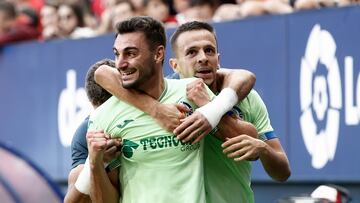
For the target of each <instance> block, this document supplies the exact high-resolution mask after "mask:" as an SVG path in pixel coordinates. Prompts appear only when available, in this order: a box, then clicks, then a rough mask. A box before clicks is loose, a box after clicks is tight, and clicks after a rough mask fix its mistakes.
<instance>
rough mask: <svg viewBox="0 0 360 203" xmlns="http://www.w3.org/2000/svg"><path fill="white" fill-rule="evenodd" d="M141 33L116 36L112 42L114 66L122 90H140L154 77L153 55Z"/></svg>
mask: <svg viewBox="0 0 360 203" xmlns="http://www.w3.org/2000/svg"><path fill="white" fill-rule="evenodd" d="M146 42H147V41H146V39H145V36H144V34H143V33H142V32H133V33H125V34H118V35H117V37H116V39H115V42H114V48H113V50H114V54H115V66H116V68H117V69H118V70H119V72H120V75H121V81H122V86H123V87H124V88H135V89H142V87H144V86H146V85H147V84H149V83H151V81H150V80H151V78H152V77H151V76H153V75H154V70H155V59H154V57H153V55H154V53H153V52H152V51H150V49H149V46H148V44H147V43H146Z"/></svg>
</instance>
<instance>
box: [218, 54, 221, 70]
mask: <svg viewBox="0 0 360 203" xmlns="http://www.w3.org/2000/svg"><path fill="white" fill-rule="evenodd" d="M217 58H218V67H217V69H220V67H221V66H220V54H219V53H218V54H217Z"/></svg>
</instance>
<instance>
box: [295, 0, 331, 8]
mask: <svg viewBox="0 0 360 203" xmlns="http://www.w3.org/2000/svg"><path fill="white" fill-rule="evenodd" d="M336 5H337V1H334V0H296V1H295V3H294V8H295V10H308V9H320V8H323V7H334V6H336Z"/></svg>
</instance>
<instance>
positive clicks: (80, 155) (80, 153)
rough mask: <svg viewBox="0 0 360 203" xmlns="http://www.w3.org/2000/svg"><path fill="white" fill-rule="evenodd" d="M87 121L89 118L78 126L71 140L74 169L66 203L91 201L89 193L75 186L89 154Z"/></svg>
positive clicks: (69, 179)
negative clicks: (82, 191)
mask: <svg viewBox="0 0 360 203" xmlns="http://www.w3.org/2000/svg"><path fill="white" fill-rule="evenodd" d="M87 121H88V120H87V119H86V120H84V121H83V123H82V124H81V125H80V126H79V127H78V128H77V130H76V132H75V134H74V136H73V139H72V141H71V159H72V169H71V171H70V173H69V176H68V190H67V193H66V195H65V198H64V202H65V203H77V202H80V203H82V202H91V200H90V196H89V195H88V194H85V193H81V192H80V191H79V190H78V189H77V188H76V187H75V183H76V181H77V179H78V177H79V175H80V173H81V172H82V169H83V167H84V163H85V161H86V158H87V156H88V151H87V143H86V131H87V124H88V122H87Z"/></svg>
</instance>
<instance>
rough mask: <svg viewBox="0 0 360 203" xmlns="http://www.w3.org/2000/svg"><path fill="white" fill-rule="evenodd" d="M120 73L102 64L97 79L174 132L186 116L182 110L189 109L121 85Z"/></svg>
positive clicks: (122, 98) (96, 74)
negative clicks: (162, 102) (163, 102)
mask: <svg viewBox="0 0 360 203" xmlns="http://www.w3.org/2000/svg"><path fill="white" fill-rule="evenodd" d="M120 77H121V76H120V73H119V71H117V70H116V69H115V68H112V67H110V66H107V65H102V66H100V67H99V68H98V69H97V70H96V71H95V81H96V82H97V83H98V84H99V85H100V86H102V87H103V88H104V89H106V90H107V91H109V92H110V93H111V94H112V95H114V96H116V97H117V98H118V99H119V100H121V101H125V102H126V103H128V104H131V105H133V106H135V107H136V108H138V109H140V110H141V111H143V112H145V113H147V114H149V115H150V116H151V117H153V118H154V119H156V120H157V122H158V123H159V124H160V125H161V126H162V127H163V128H165V129H166V130H168V131H170V132H172V131H173V130H174V129H175V128H176V127H177V126H178V125H179V124H180V119H181V118H184V114H182V113H181V112H187V111H188V109H187V108H186V107H184V106H183V105H179V104H175V105H174V104H161V103H160V102H159V101H157V100H156V99H154V98H152V97H150V96H149V95H147V94H144V93H141V92H138V91H136V90H130V89H124V88H123V87H122V85H121V80H120Z"/></svg>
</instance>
